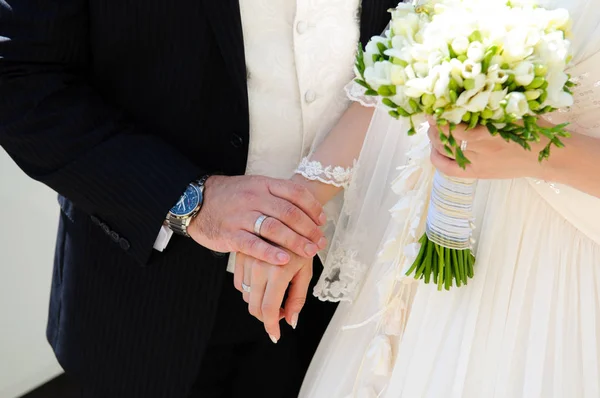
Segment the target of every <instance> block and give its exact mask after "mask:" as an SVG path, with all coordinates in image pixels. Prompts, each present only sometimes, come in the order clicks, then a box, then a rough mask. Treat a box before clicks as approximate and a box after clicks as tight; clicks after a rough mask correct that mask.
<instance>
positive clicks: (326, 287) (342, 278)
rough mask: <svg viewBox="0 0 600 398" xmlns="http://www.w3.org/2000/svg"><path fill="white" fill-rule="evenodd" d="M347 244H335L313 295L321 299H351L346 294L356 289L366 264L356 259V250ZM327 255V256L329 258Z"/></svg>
mask: <svg viewBox="0 0 600 398" xmlns="http://www.w3.org/2000/svg"><path fill="white" fill-rule="evenodd" d="M359 249H360V248H359V247H356V248H354V249H350V248H348V245H336V247H335V248H334V249H333V250H331V252H330V254H329V257H331V259H332V260H331V263H329V264H328V265H329V266H328V267H327V268H325V269H324V270H323V274H322V275H321V278H320V279H319V282H318V283H317V285H316V286H315V288H314V295H315V296H316V297H317V298H318V299H319V300H321V301H332V302H339V301H351V297H350V295H349V294H348V293H349V292H353V291H355V290H356V289H357V287H358V284H359V283H362V282H363V277H364V274H365V271H366V269H367V265H366V264H364V263H361V262H360V261H358V260H357V258H358V250H359ZM329 257H328V258H329Z"/></svg>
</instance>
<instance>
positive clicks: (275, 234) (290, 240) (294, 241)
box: [260, 217, 321, 258]
mask: <svg viewBox="0 0 600 398" xmlns="http://www.w3.org/2000/svg"><path fill="white" fill-rule="evenodd" d="M260 236H261V237H262V238H264V239H265V240H267V241H269V242H272V243H274V244H276V245H277V246H279V247H282V248H285V249H287V250H289V251H291V252H292V253H295V254H297V255H299V256H301V257H309V258H312V257H314V256H315V254H317V252H318V251H319V250H320V249H321V248H320V247H319V246H317V245H316V244H314V243H313V242H311V241H310V240H308V239H306V238H305V237H303V236H301V235H299V234H297V233H296V232H295V231H293V230H292V229H290V228H289V227H288V226H287V225H285V224H283V223H282V222H281V221H279V220H277V219H276V218H274V217H267V218H266V219H265V221H263V223H262V226H261V228H260Z"/></svg>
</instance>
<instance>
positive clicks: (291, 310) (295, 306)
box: [284, 265, 312, 329]
mask: <svg viewBox="0 0 600 398" xmlns="http://www.w3.org/2000/svg"><path fill="white" fill-rule="evenodd" d="M311 279H312V265H307V266H305V267H304V268H302V269H301V270H300V271H299V272H298V273H297V274H296V275H295V276H294V278H293V279H292V280H291V284H290V288H289V289H288V296H287V299H286V300H285V307H284V310H285V319H286V321H287V323H288V324H289V325H290V326H291V327H292V328H294V329H296V326H297V325H298V317H299V316H300V312H301V311H302V308H303V307H304V304H305V303H306V296H307V294H308V288H309V285H310V280H311Z"/></svg>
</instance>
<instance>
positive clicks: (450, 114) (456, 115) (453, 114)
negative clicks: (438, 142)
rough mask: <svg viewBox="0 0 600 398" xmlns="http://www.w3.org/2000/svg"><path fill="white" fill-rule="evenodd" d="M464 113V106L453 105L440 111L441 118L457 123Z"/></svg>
mask: <svg viewBox="0 0 600 398" xmlns="http://www.w3.org/2000/svg"><path fill="white" fill-rule="evenodd" d="M466 113H467V110H466V109H465V108H461V107H455V108H452V109H451V110H449V111H446V112H444V113H442V119H446V120H447V121H449V122H450V123H454V124H459V123H460V122H461V121H462V118H463V116H464V115H465V114H466Z"/></svg>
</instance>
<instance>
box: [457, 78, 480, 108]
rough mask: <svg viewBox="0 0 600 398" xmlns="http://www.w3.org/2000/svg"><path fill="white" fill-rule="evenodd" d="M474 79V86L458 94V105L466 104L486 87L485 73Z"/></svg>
mask: <svg viewBox="0 0 600 398" xmlns="http://www.w3.org/2000/svg"><path fill="white" fill-rule="evenodd" d="M472 80H473V81H474V82H473V88H472V89H469V90H465V91H463V92H462V93H461V94H460V95H459V96H458V99H457V100H456V105H457V106H465V105H466V104H467V102H469V100H470V99H471V98H473V97H474V96H475V95H477V94H478V93H479V92H480V91H481V90H482V89H483V88H484V87H485V83H486V82H485V76H484V75H483V74H481V75H477V76H475V78H474V79H472Z"/></svg>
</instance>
